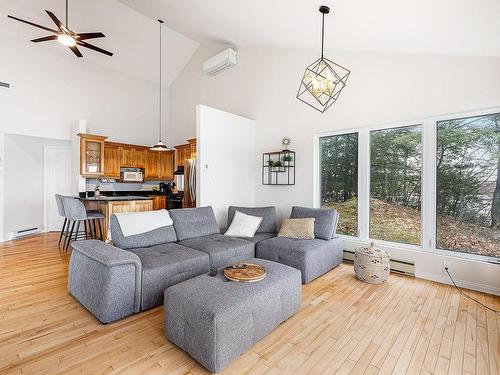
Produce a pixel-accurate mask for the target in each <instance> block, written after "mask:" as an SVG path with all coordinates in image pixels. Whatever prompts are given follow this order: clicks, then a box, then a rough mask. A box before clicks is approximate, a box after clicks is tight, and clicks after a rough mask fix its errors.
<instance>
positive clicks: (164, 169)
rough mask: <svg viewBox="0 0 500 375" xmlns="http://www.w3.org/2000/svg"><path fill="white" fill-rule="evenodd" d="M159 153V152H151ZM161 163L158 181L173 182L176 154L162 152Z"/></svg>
mask: <svg viewBox="0 0 500 375" xmlns="http://www.w3.org/2000/svg"><path fill="white" fill-rule="evenodd" d="M150 152H158V151H150ZM158 153H159V154H160V163H159V167H158V179H160V180H173V179H174V152H173V151H161V152H158Z"/></svg>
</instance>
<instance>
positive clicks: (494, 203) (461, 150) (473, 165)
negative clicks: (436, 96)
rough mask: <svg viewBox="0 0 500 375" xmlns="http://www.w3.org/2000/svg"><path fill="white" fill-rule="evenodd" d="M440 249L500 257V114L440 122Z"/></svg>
mask: <svg viewBox="0 0 500 375" xmlns="http://www.w3.org/2000/svg"><path fill="white" fill-rule="evenodd" d="M436 174H437V180H436V184H437V247H438V248H440V249H446V250H453V251H460V252H465V253H470V254H479V255H487V256H492V257H497V258H498V257H500V114H493V115H486V116H476V117H468V118H461V119H454V120H446V121H439V122H438V123H437V171H436Z"/></svg>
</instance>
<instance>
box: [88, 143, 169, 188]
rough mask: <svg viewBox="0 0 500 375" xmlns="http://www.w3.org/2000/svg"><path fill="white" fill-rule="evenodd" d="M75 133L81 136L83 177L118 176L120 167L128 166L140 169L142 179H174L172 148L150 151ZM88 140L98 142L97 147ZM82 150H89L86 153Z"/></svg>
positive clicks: (144, 147) (145, 148) (147, 148)
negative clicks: (142, 175)
mask: <svg viewBox="0 0 500 375" xmlns="http://www.w3.org/2000/svg"><path fill="white" fill-rule="evenodd" d="M79 135H80V136H81V137H82V148H81V155H80V159H81V163H82V166H81V168H82V172H81V175H82V176H83V177H93V178H97V177H99V176H103V175H104V176H106V177H109V178H114V179H118V178H120V167H131V168H144V179H145V180H149V181H155V180H156V181H159V180H173V178H174V176H173V173H174V170H175V165H174V155H175V152H174V151H162V152H160V151H151V150H149V147H146V146H140V145H131V144H125V143H116V142H104V139H106V137H101V136H93V135H90V134H79ZM94 139H95V140H96V141H94ZM91 142H94V143H99V145H100V146H99V145H97V144H94V143H91ZM85 150H89V156H87V153H86V152H85ZM96 153H97V154H96ZM101 154H102V155H101ZM92 163H93V164H92ZM87 164H88V165H89V166H87ZM85 168H86V169H85ZM85 171H86V172H85ZM91 171H95V172H91ZM84 172H85V173H84Z"/></svg>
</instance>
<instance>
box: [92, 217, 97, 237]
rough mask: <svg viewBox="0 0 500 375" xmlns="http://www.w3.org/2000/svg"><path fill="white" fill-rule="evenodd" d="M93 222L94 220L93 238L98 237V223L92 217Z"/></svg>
mask: <svg viewBox="0 0 500 375" xmlns="http://www.w3.org/2000/svg"><path fill="white" fill-rule="evenodd" d="M91 222H92V237H91V238H94V239H96V238H97V224H96V222H95V219H92V220H91Z"/></svg>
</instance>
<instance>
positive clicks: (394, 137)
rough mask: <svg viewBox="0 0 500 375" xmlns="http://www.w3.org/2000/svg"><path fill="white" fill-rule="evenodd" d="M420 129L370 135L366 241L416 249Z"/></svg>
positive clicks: (420, 167)
mask: <svg viewBox="0 0 500 375" xmlns="http://www.w3.org/2000/svg"><path fill="white" fill-rule="evenodd" d="M421 180H422V126H421V125H415V126H405V127H400V128H392V129H383V130H374V131H372V132H370V238H373V239H378V240H385V241H394V242H402V243H407V244H412V245H420V242H421V241H420V238H421V212H420V190H421Z"/></svg>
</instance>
